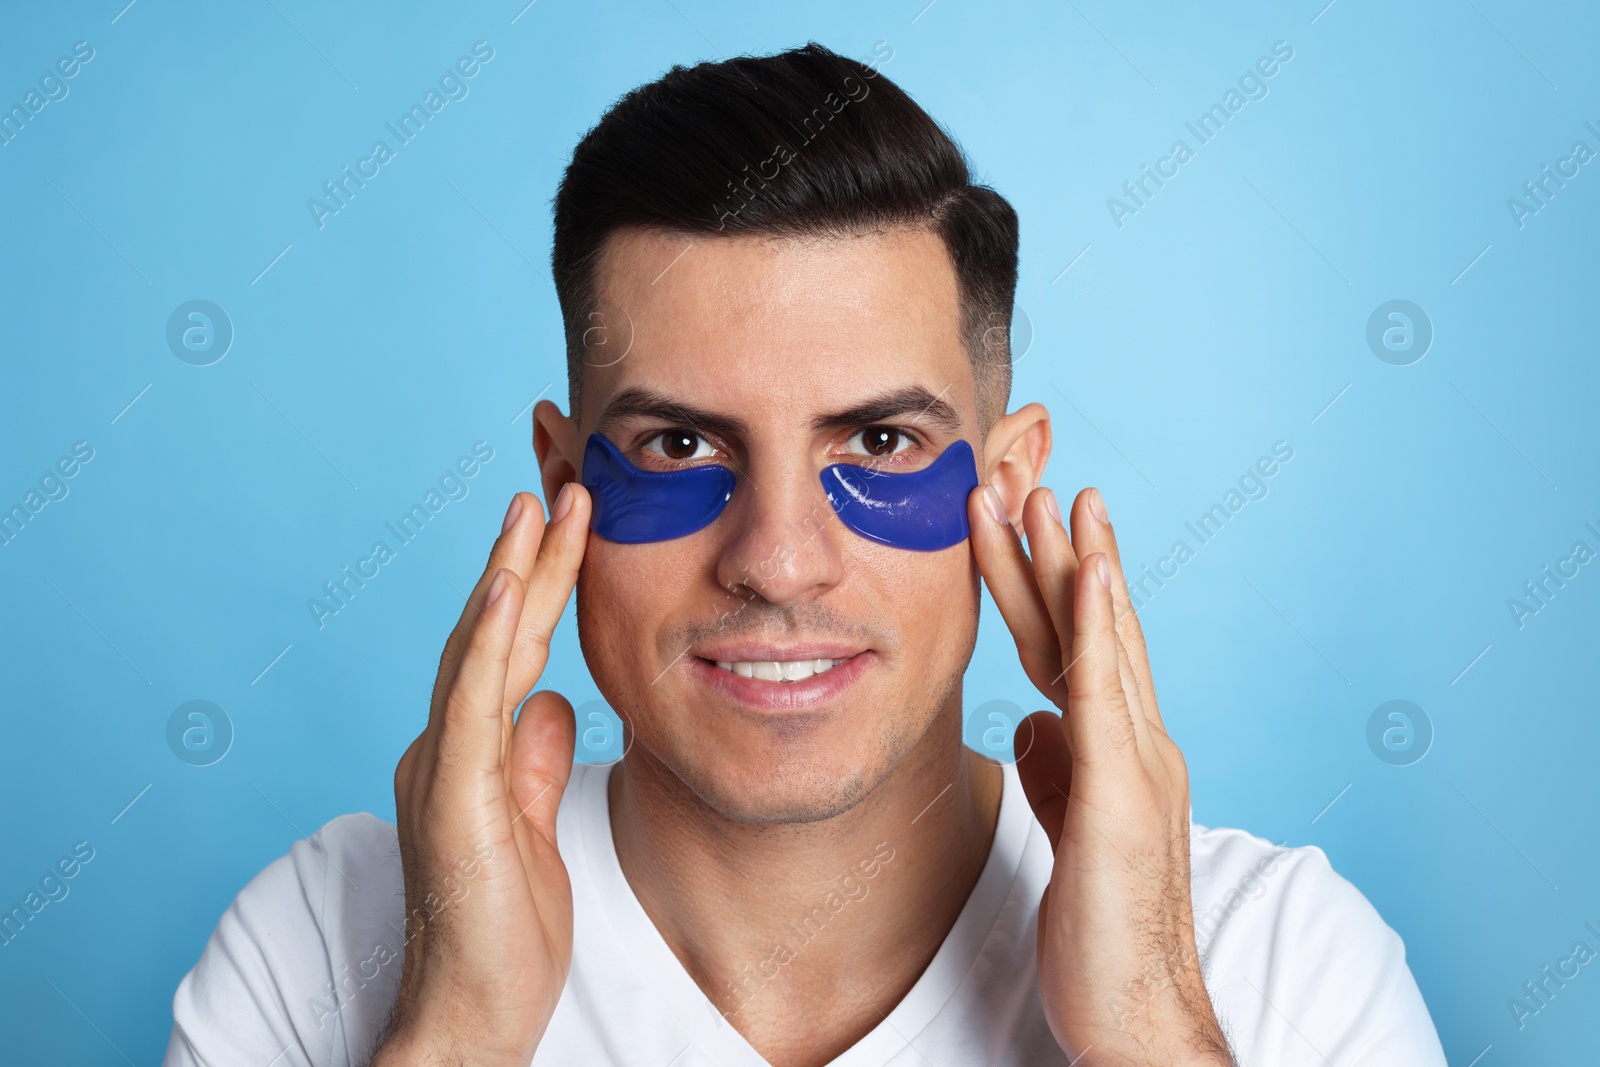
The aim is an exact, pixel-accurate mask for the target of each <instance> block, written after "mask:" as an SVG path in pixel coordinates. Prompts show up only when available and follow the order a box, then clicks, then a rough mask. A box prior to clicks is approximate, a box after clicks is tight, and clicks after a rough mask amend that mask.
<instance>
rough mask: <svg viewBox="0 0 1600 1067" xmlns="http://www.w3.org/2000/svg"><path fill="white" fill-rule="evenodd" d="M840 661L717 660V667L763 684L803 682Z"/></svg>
mask: <svg viewBox="0 0 1600 1067" xmlns="http://www.w3.org/2000/svg"><path fill="white" fill-rule="evenodd" d="M843 662H844V660H842V659H796V660H779V661H774V660H770V659H769V660H737V661H727V660H718V661H717V666H718V667H721V668H722V669H723V670H725V671H730V672H732V673H734V674H737V675H738V676H739V677H741V678H757V679H759V680H761V681H763V682H803V681H805V680H806V679H807V678H810V677H811V676H812V675H815V674H823V673H825V672H827V671H831V670H833V668H835V667H837V666H838V665H839V664H841V663H843Z"/></svg>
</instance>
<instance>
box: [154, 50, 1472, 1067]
mask: <svg viewBox="0 0 1600 1067" xmlns="http://www.w3.org/2000/svg"><path fill="white" fill-rule="evenodd" d="M553 262H554V273H555V280H556V286H557V291H558V294H559V295H560V300H561V306H562V310H563V315H564V318H565V325H566V331H567V338H568V362H569V370H570V376H569V385H570V407H571V414H570V415H564V414H562V412H561V411H560V410H559V409H558V408H557V407H556V406H555V405H554V404H552V403H550V402H549V401H544V402H542V403H541V404H540V405H539V406H538V408H537V409H536V412H535V418H536V428H535V432H534V449H535V451H536V453H537V455H538V459H539V464H540V470H541V475H542V480H543V488H544V492H545V499H547V500H551V501H553V503H552V505H551V508H550V516H549V519H548V520H546V518H545V516H544V512H543V509H542V508H541V507H540V506H539V504H538V502H537V501H536V500H535V499H534V498H533V497H532V496H531V495H529V494H526V493H520V494H518V495H517V496H516V497H515V499H514V500H513V501H512V502H511V505H510V508H509V510H508V512H507V514H506V518H505V523H504V527H503V529H502V532H501V534H500V537H499V539H498V540H497V541H496V543H495V545H494V548H493V550H492V551H491V553H490V557H489V564H488V567H487V568H486V570H485V571H484V574H483V576H482V578H481V579H480V580H479V581H478V583H477V586H476V587H475V588H474V590H473V592H472V594H471V596H470V598H469V601H468V604H467V607H466V608H465V610H464V611H463V612H462V616H461V619H460V621H459V622H458V624H457V625H456V628H455V631H454V633H452V634H451V636H450V639H449V641H448V643H447V644H446V646H445V650H444V654H443V657H442V658H441V661H440V668H439V676H438V681H437V684H436V687H435V690H434V694H433V700H432V706H431V709H430V713H429V719H428V723H427V726H426V727H425V728H424V729H423V731H422V733H421V734H420V736H418V738H417V739H416V741H415V742H413V743H412V745H411V746H410V748H409V749H407V751H406V752H405V754H404V756H402V757H401V759H400V763H399V766H398V768H397V770H396V773H395V802H396V814H397V822H398V827H396V826H391V825H389V824H388V823H386V822H383V821H381V820H378V819H376V818H374V817H372V816H370V815H366V814H359V815H347V816H343V817H341V818H338V819H334V820H333V821H332V822H330V823H328V824H327V825H326V826H324V827H322V829H321V830H319V831H318V832H317V833H316V834H315V835H313V836H312V838H311V839H310V840H309V841H301V842H298V843H296V844H295V845H294V846H293V847H292V848H291V850H290V852H289V854H288V855H287V856H285V857H282V858H280V859H278V860H277V861H275V862H274V863H272V864H271V865H269V866H268V867H267V869H266V870H265V871H263V872H262V873H261V874H260V875H258V876H257V877H256V878H255V879H254V880H252V882H251V883H250V884H249V885H248V886H246V887H245V889H244V890H243V891H242V892H241V893H240V895H239V897H238V898H237V899H236V900H235V902H234V903H233V905H232V906H231V907H230V908H229V910H228V912H227V913H226V914H225V915H224V916H223V917H222V920H221V922H220V923H219V925H218V927H217V930H216V932H215V933H214V934H213V936H212V939H211V941H210V943H209V944H208V945H207V947H206V950H205V953H204V955H203V956H202V958H201V960H200V962H199V963H198V964H197V965H196V967H195V969H194V970H193V971H192V972H190V974H189V975H188V976H187V977H186V978H185V979H184V980H183V983H182V984H181V985H180V987H179V989H178V992H177V996H176V998H175V1000H174V1006H173V1008H174V1016H175V1026H174V1028H173V1035H172V1040H171V1043H170V1046H169V1049H168V1053H167V1061H166V1062H167V1063H168V1064H171V1065H188V1064H213V1065H216V1064H261V1065H263V1067H265V1065H266V1064H268V1063H273V1064H298V1063H307V1062H309V1063H313V1064H318V1065H322V1064H341V1065H342V1064H369V1063H370V1064H375V1065H382V1067H392V1065H409V1064H419V1065H420V1064H489V1065H500V1064H504V1065H516V1067H524V1065H526V1064H528V1063H529V1062H532V1063H534V1064H539V1065H543V1064H608V1063H616V1064H642V1065H646V1067H667V1065H669V1064H672V1065H684V1067H686V1065H702V1064H725V1065H760V1064H773V1065H779V1067H820V1065H824V1064H834V1065H837V1067H867V1065H895V1067H909V1065H912V1064H935V1065H940V1067H943V1065H957V1064H959V1065H969V1064H985V1063H1002V1064H1019V1065H1020V1064H1028V1065H1035V1064H1067V1063H1075V1064H1083V1065H1098V1064H1107V1065H1113V1064H1114V1065H1125V1064H1148V1065H1155V1064H1159V1065H1164V1067H1168V1065H1231V1064H1235V1063H1238V1064H1252V1065H1268V1064H1270V1065H1273V1067H1288V1065H1294V1064H1339V1065H1344V1064H1355V1063H1357V1062H1359V1063H1362V1064H1368V1065H1373V1064H1392V1065H1396V1067H1398V1065H1402V1064H1403V1065H1405V1067H1418V1065H1422V1067H1428V1065H1443V1063H1444V1058H1443V1055H1442V1052H1441V1050H1440V1046H1439V1043H1438V1039H1437V1037H1436V1036H1435V1034H1434V1031H1433V1027H1432V1024H1431V1021H1430V1020H1429V1017H1428V1013H1427V1009H1426V1007H1425V1006H1424V1005H1423V1002H1422V999H1421V997H1420V995H1419V993H1418V990H1417V987H1416V984H1415V982H1414V981H1413V979H1412V977H1411V974H1410V972H1409V970H1408V969H1407V967H1406V963H1405V957H1404V948H1403V946H1402V944H1401V942H1400V939H1399V938H1398V937H1397V936H1396V935H1395V934H1394V933H1393V932H1392V931H1391V930H1390V929H1389V928H1388V927H1387V926H1386V925H1384V923H1383V922H1382V920H1381V919H1380V918H1379V917H1378V915H1377V913H1376V912H1375V911H1374V910H1373V909H1372V907H1371V906H1370V905H1369V904H1368V903H1367V902H1366V900H1365V899H1364V898H1363V897H1362V896H1361V894H1360V893H1359V892H1358V891H1357V890H1356V889H1354V888H1353V887H1352V886H1351V885H1350V884H1349V883H1347V882H1346V881H1344V880H1343V879H1342V878H1340V877H1339V876H1338V875H1337V874H1335V873H1334V872H1333V871H1332V869H1331V868H1330V867H1329V866H1328V863H1327V860H1326V858H1325V857H1324V856H1323V854H1322V853H1321V852H1320V851H1319V850H1317V849H1315V848H1296V849H1289V848H1276V847H1274V846H1272V845H1270V844H1268V843H1267V842H1265V841H1263V840H1261V839H1259V838H1255V837H1251V836H1249V835H1247V834H1245V833H1242V832H1240V831H1234V830H1216V829H1207V828H1204V827H1199V826H1191V825H1190V821H1189V793H1188V782H1187V776H1186V772H1185V767H1184V761H1183V757H1182V755H1181V754H1180V753H1179V751H1178V749H1177V747H1176V746H1175V745H1174V744H1173V742H1172V740H1171V739H1170V738H1169V737H1168V735H1167V732H1166V728H1165V726H1164V722H1163V718H1162V712H1161V710H1160V709H1159V708H1158V705H1157V702H1156V696H1155V689H1154V686H1153V684H1152V678H1151V671H1150V667H1149V662H1148V659H1147V655H1146V650H1145V645H1144V640H1143V637H1142V635H1141V633H1140V629H1139V623H1138V620H1137V618H1136V617H1135V615H1134V614H1133V612H1132V610H1131V607H1130V604H1129V601H1128V594H1127V587H1126V585H1125V583H1124V579H1123V575H1122V569H1121V566H1120V563H1119V559H1118V553H1117V545H1116V539H1115V536H1114V533H1113V530H1112V526H1111V524H1110V522H1109V519H1108V513H1107V508H1106V504H1105V501H1104V500H1103V499H1102V498H1101V497H1100V495H1099V493H1098V492H1097V491H1095V490H1093V489H1087V490H1084V491H1083V492H1082V493H1079V494H1078V495H1077V497H1076V499H1075V500H1074V501H1073V502H1072V505H1071V507H1070V510H1069V511H1067V512H1066V513H1065V514H1063V512H1062V509H1061V507H1060V505H1059V504H1058V502H1057V500H1056V498H1055V496H1054V495H1053V494H1052V493H1051V491H1050V490H1049V489H1047V488H1044V487H1042V486H1040V484H1039V482H1040V478H1041V476H1042V474H1043V471H1044V467H1045V462H1046V460H1047V458H1048V456H1049V452H1050V425H1049V419H1048V415H1047V413H1046V412H1045V410H1044V409H1043V408H1042V407H1040V406H1039V405H1037V404H1028V405H1025V406H1023V407H1021V408H1019V409H1018V410H1016V411H1011V412H1009V413H1008V412H1007V411H1006V406H1007V399H1008V394H1009V390H1010V366H1009V351H1008V348H1007V343H1006V338H1005V333H1004V330H1003V329H999V330H997V329H996V324H1000V325H1001V326H1002V327H1003V325H1004V324H1005V323H1007V322H1009V320H1010V314H1011V305H1012V298H1013V294H1014V291H1015V286H1016V270H1017V266H1016V264H1017V220H1016V215H1015V213H1014V212H1013V211H1012V209H1011V208H1010V207H1009V205H1007V204H1006V202H1005V201H1004V200H1003V199H1002V198H1001V197H1000V196H999V195H998V194H996V193H995V192H994V191H993V190H991V189H988V188H986V187H983V186H979V185H974V184H972V183H971V181H970V178H969V174H968V170H967V166H966V164H965V162H964V160H963V158H962V156H961V153H960V151H959V149H957V148H956V146H955V145H954V144H953V143H952V142H951V141H950V140H949V138H948V137H947V136H946V135H945V134H944V133H943V132H942V131H941V130H940V129H939V128H938V127H937V125H935V124H934V122H933V121H932V120H931V119H930V118H929V117H928V116H927V115H926V114H925V113H924V112H923V111H922V110H921V109H920V108H918V107H917V105H916V104H915V103H913V102H912V101H911V100H910V99H909V98H908V97H907V96H905V94H904V93H903V92H901V91H900V90H899V89H898V88H897V87H896V86H894V85H893V84H891V83H890V82H889V81H888V79H887V78H884V77H882V76H881V75H879V74H878V73H877V71H876V70H874V69H872V68H870V67H867V66H863V65H862V64H860V63H856V62H854V61H851V60H847V59H844V58H842V57H840V56H838V55H836V54H834V53H832V52H830V51H828V50H826V49H824V48H821V47H820V46H817V45H815V44H812V45H808V46H807V47H805V48H803V49H798V50H795V51H791V52H787V53H783V54H781V55H777V56H772V57H767V58H761V59H750V58H742V59H735V60H730V61H727V62H724V63H718V64H702V65H700V66H697V67H694V68H692V69H684V68H682V67H677V68H674V69H673V70H672V71H670V72H669V73H668V74H667V75H666V76H665V77H663V78H662V79H661V80H660V81H658V82H656V83H653V84H651V85H647V86H644V87H642V88H640V89H638V90H635V91H634V92H633V93H630V94H629V95H628V96H626V97H624V98H623V99H622V100H620V101H619V102H618V103H617V104H616V105H615V106H614V107H613V108H612V109H611V110H610V111H609V112H608V113H607V115H606V116H605V118H604V119H603V121H602V122H601V123H600V124H599V125H598V126H596V127H595V129H593V130H592V131H590V133H589V134H588V135H587V136H586V137H585V138H584V139H583V141H582V142H581V143H580V144H579V146H578V148H577V150H576V152H575V153H574V156H573V160H572V163H571V165H570V167H569V168H568V171H567V174H566V176H565V178H564V180H563V182H562V185H561V189H560V192H559V194H558V196H557V198H556V204H555V243H554V251H553ZM1019 534H1025V535H1026V539H1027V550H1026V551H1025V550H1024V548H1023V545H1022V541H1021V538H1020V536H1019ZM980 579H981V580H982V581H984V582H986V583H987V584H988V587H989V589H990V591H991V592H992V594H993V596H994V599H995V601H996V603H997V604H998V606H999V608H1000V611H1001V613H1002V615H1003V616H1004V618H1005V621H1006V624H1007V625H1008V626H1009V627H1010V629H1011V631H1012V634H1013V635H1014V637H1015V639H1016V644H1017V650H1018V654H1019V656H1020V657H1021V661H1022V665H1023V667H1024V668H1025V670H1026V672H1027V674H1028V676H1029V678H1030V679H1031V680H1032V682H1033V683H1034V684H1035V686H1037V687H1038V689H1039V690H1040V691H1041V692H1042V693H1043V694H1045V696H1046V697H1048V698H1049V699H1050V700H1051V701H1052V703H1054V704H1055V706H1056V708H1057V709H1058V711H1059V713H1060V714H1059V715H1058V714H1055V713H1046V712H1039V713H1036V714H1035V715H1033V716H1031V717H1029V718H1028V719H1026V720H1024V721H1023V723H1022V724H1020V725H1019V727H1018V729H1017V733H1016V739H1015V747H1016V752H1017V754H1018V761H1017V764H1016V765H1015V767H1013V766H1010V765H1001V764H997V763H996V762H994V761H992V760H989V759H986V758H983V757H981V756H979V755H978V754H977V753H975V752H973V751H972V750H970V749H967V748H966V747H965V746H964V745H963V744H962V687H961V681H962V675H963V673H964V671H965V669H966V666H967V663H968V660H969V658H970V656H971V653H972V650H973V646H974V640H975V635H976V632H977V623H978V608H979V593H980V584H979V583H980ZM574 588H576V592H577V608H578V628H579V637H580V641H581V644H582V648H583V654H584V658H585V660H586V662H587V664H588V666H589V669H590V671H591V672H592V674H593V676H594V678H595V681H596V683H597V684H598V686H599V688H600V690H601V692H603V693H604V694H605V696H606V698H607V699H608V701H609V702H610V704H611V705H612V706H613V707H614V708H615V709H616V710H617V712H618V714H619V715H620V716H621V717H622V719H623V722H624V724H625V726H626V737H627V744H628V747H627V751H626V754H625V756H624V758H623V759H622V760H621V761H620V762H618V763H616V764H615V765H610V766H600V765H583V766H576V767H575V766H573V763H572V760H573V752H574V737H575V724H574V721H573V713H572V709H571V707H570V705H569V704H568V703H567V702H566V701H565V700H564V699H563V698H562V697H560V696H558V695H557V694H555V693H552V692H548V691H543V692H536V693H534V694H533V695H532V696H531V697H529V696H528V695H527V694H528V693H529V691H530V690H531V689H532V688H533V687H534V686H535V685H536V683H537V681H538V678H539V675H540V672H541V671H542V669H543V667H544V665H545V663H546V662H547V659H548V656H549V655H550V639H551V635H552V632H553V631H554V629H555V626H556V622H557V620H558V618H559V617H560V615H561V612H562V610H563V608H564V606H565V604H566V602H567V600H568V597H569V596H570V595H571V594H572V592H573V590H574ZM525 697H526V701H525V702H524V698H525ZM519 707H520V709H521V710H520V713H519V712H518V708H519ZM1197 915H1198V916H1199V917H1200V918H1199V921H1198V922H1197V920H1196V916H1197ZM274 1057H277V1058H276V1059H275V1058H274Z"/></svg>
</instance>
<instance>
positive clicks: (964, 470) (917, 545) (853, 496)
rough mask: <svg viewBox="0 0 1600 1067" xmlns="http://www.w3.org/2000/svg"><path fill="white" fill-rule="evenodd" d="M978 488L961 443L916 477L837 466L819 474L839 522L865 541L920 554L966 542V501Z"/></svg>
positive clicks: (914, 474)
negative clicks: (911, 550) (865, 539)
mask: <svg viewBox="0 0 1600 1067" xmlns="http://www.w3.org/2000/svg"><path fill="white" fill-rule="evenodd" d="M977 487H978V469H977V460H976V458H975V457H974V456H973V454H972V446H971V445H969V444H967V443H966V442H965V441H957V442H955V443H954V444H952V445H951V446H950V447H949V448H947V449H945V450H944V452H943V453H942V454H941V455H940V456H939V458H938V459H936V460H934V461H933V462H932V463H931V464H929V465H928V466H927V467H924V468H923V469H922V470H920V471H911V472H909V473H906V474H886V473H884V472H883V471H880V470H874V469H872V468H870V467H862V466H858V465H856V464H851V463H836V464H834V465H833V466H831V467H828V468H826V469H825V470H824V471H823V472H822V488H823V490H824V491H825V492H826V493H827V494H828V503H830V504H832V505H833V510H834V513H835V514H837V515H838V516H839V521H840V522H843V523H844V524H845V525H846V526H848V527H850V529H852V530H854V531H855V532H856V533H858V534H860V535H861V536H862V537H865V538H867V539H868V540H869V541H877V542H879V543H881V544H885V545H890V546H892V547H894V548H909V549H914V550H916V551H918V552H933V551H936V550H938V549H941V548H949V547H950V546H951V545H957V544H960V543H961V542H962V541H965V540H966V539H967V534H968V533H969V530H968V527H967V497H968V495H969V494H971V492H972V491H973V490H974V489H976V488H977Z"/></svg>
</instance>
